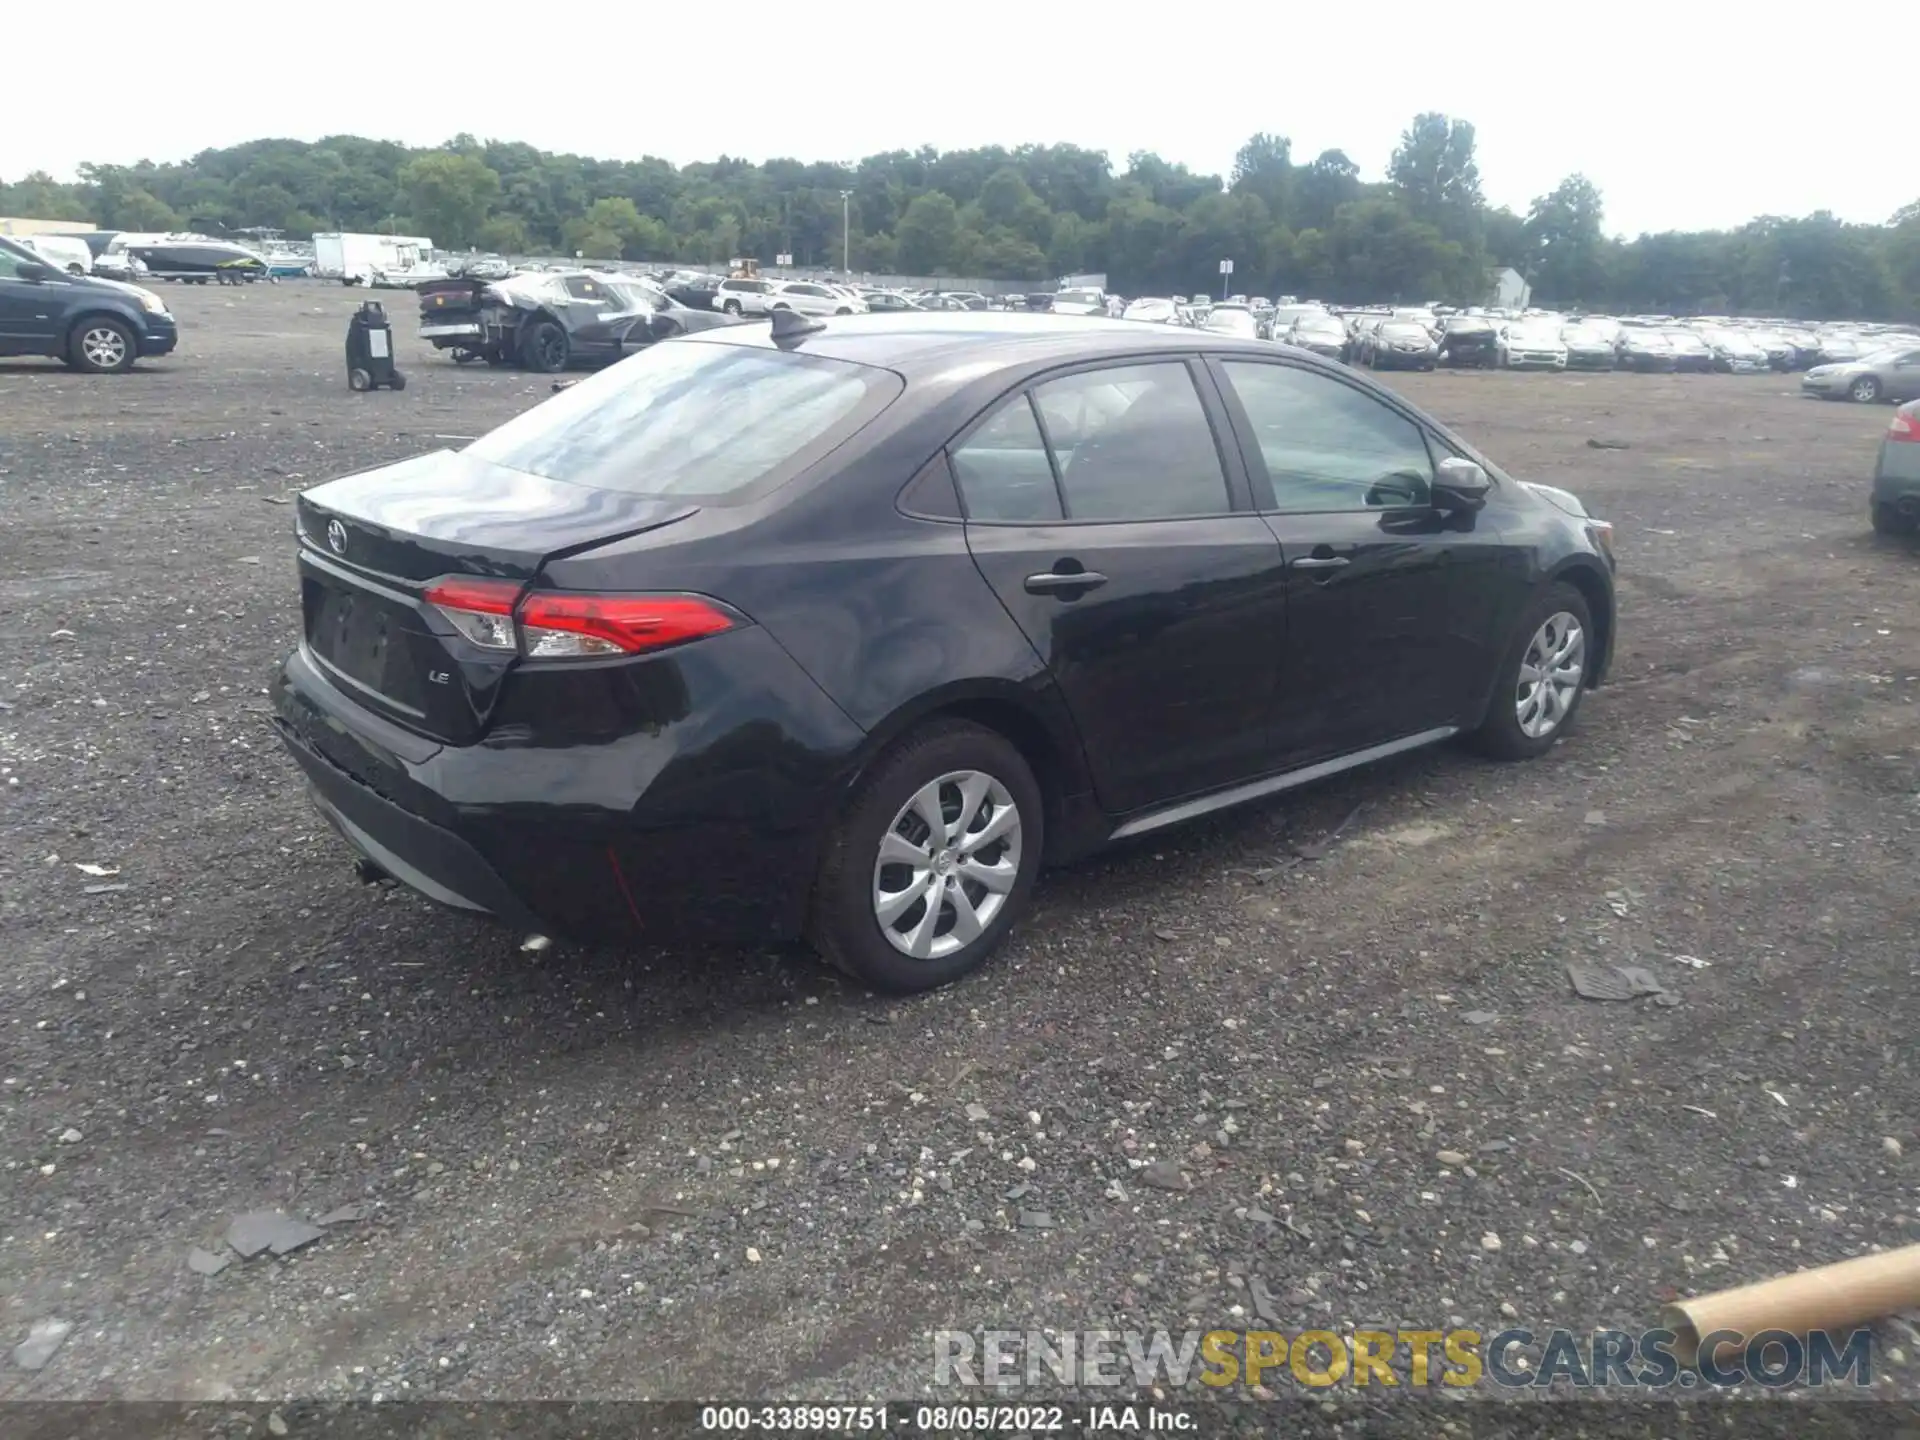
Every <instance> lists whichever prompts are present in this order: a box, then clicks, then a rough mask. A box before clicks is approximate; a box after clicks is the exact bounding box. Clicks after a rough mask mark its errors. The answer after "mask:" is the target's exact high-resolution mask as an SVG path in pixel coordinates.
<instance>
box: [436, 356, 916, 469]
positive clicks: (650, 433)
mask: <svg viewBox="0 0 1920 1440" xmlns="http://www.w3.org/2000/svg"><path fill="white" fill-rule="evenodd" d="M901 388H902V385H901V382H900V380H899V378H898V377H896V376H894V375H893V374H891V373H890V372H888V371H884V370H877V369H874V368H872V367H870V366H865V365H850V364H847V363H846V362H844V361H839V360H825V359H822V358H820V357H818V356H813V355H792V354H788V353H786V352H784V351H778V350H763V349H760V348H758V347H749V346H745V345H726V344H705V343H702V342H700V341H697V340H669V341H666V342H664V343H662V344H659V345H655V346H653V347H652V348H651V349H648V350H643V351H641V352H640V353H639V354H638V355H635V356H632V357H631V358H629V359H626V360H623V361H621V362H620V363H619V364H618V365H615V366H613V367H611V368H610V369H606V370H602V371H601V372H600V373H599V374H597V375H595V376H593V377H591V378H590V379H586V380H582V381H581V382H580V383H579V384H578V385H575V386H573V387H572V388H571V389H568V390H564V391H562V392H561V393H560V394H558V395H556V396H554V397H553V398H552V399H551V400H548V401H546V402H545V403H544V404H541V405H536V406H534V408H533V409H531V410H529V411H527V412H526V413H525V414H523V415H520V416H518V417H516V418H515V419H512V420H509V421H508V422H507V423H506V424H504V425H502V426H501V427H500V428H499V429H497V430H494V431H492V432H490V433H489V434H486V435H483V436H481V437H480V438H479V439H478V440H476V441H474V442H473V443H472V444H471V445H469V446H468V447H467V453H468V454H469V455H472V456H475V457H476V458H478V459H481V460H487V461H491V462H492V463H493V464H495V465H504V466H506V467H507V468H508V469H511V470H522V471H526V472H527V473H529V474H533V475H543V476H545V477H547V478H548V479H550V480H563V481H568V482H570V483H572V484H576V485H588V486H592V487H593V488H594V489H597V490H617V491H622V492H625V493H627V494H633V495H687V496H702V497H708V498H713V497H719V496H725V495H728V494H731V493H732V492H734V491H738V490H744V489H746V488H747V487H749V486H751V485H754V484H756V483H757V482H759V481H762V480H766V479H768V478H770V477H771V476H773V475H774V474H775V473H776V472H784V474H785V476H786V477H790V476H791V475H792V474H795V473H798V470H799V469H800V468H803V467H804V466H805V465H808V464H811V463H812V462H813V461H814V460H816V459H818V458H819V457H820V456H822V455H824V454H826V453H827V451H829V450H831V449H832V448H833V447H834V446H836V445H838V444H840V443H841V442H842V441H844V440H846V439H847V438H848V437H849V436H851V435H852V434H853V433H854V432H855V431H856V430H858V429H859V428H860V427H861V426H862V425H864V424H865V423H866V422H867V421H868V420H870V419H872V418H873V416H875V415H877V414H879V412H880V411H881V410H883V409H885V408H886V406H887V405H888V404H890V403H891V402H892V401H893V399H894V398H895V397H896V396H897V395H898V394H899V393H900V390H901Z"/></svg>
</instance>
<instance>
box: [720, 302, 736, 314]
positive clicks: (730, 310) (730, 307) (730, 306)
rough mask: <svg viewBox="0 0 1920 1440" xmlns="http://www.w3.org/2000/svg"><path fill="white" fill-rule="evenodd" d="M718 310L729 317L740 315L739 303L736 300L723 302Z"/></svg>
mask: <svg viewBox="0 0 1920 1440" xmlns="http://www.w3.org/2000/svg"><path fill="white" fill-rule="evenodd" d="M720 308H721V309H722V310H724V311H726V312H727V314H729V315H738V314H739V313H740V302H739V301H738V300H728V301H726V302H724V303H723V304H722V305H721V306H720Z"/></svg>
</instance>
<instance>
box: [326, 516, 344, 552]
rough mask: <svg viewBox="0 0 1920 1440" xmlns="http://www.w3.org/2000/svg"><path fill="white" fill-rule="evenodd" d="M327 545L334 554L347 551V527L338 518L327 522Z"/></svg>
mask: <svg viewBox="0 0 1920 1440" xmlns="http://www.w3.org/2000/svg"><path fill="white" fill-rule="evenodd" d="M327 545H328V547H329V548H330V549H331V550H332V551H333V553H334V554H336V555H344V554H346V553H347V527H346V526H344V525H342V524H341V523H340V522H339V521H338V520H329V521H328V522H327Z"/></svg>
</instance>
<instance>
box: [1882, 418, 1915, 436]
mask: <svg viewBox="0 0 1920 1440" xmlns="http://www.w3.org/2000/svg"><path fill="white" fill-rule="evenodd" d="M1887 438H1888V439H1889V440H1920V419H1916V417H1914V416H1912V415H1895V416H1894V417H1893V423H1892V424H1891V425H1889V426H1887Z"/></svg>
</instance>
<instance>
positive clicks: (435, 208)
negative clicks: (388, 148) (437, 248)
mask: <svg viewBox="0 0 1920 1440" xmlns="http://www.w3.org/2000/svg"><path fill="white" fill-rule="evenodd" d="M397 178H398V180H399V183H400V188H401V190H402V191H404V192H405V194H406V196H407V201H408V203H409V205H410V206H411V207H412V210H413V218H414V221H415V222H416V223H417V224H419V225H423V226H425V227H426V230H427V233H428V234H429V235H431V236H432V237H433V241H434V243H435V244H436V245H441V246H445V247H446V248H448V249H453V250H459V249H464V248H466V247H467V246H469V245H471V244H473V243H474V241H475V240H477V239H478V238H479V236H480V227H481V225H483V224H484V223H486V219H487V214H488V212H489V211H490V210H491V209H492V208H493V202H494V200H495V198H496V197H497V196H498V195H499V193H500V176H499V175H498V174H497V173H496V172H495V171H493V170H490V169H489V168H488V167H487V166H486V165H485V164H484V163H482V162H481V161H480V160H477V159H475V158H474V157H473V156H471V155H454V154H449V153H447V152H445V151H438V152H434V153H430V154H426V155H422V156H420V157H418V158H417V159H413V160H409V161H408V162H407V163H406V164H405V165H403V166H401V167H400V172H399V175H398V177H397Z"/></svg>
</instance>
